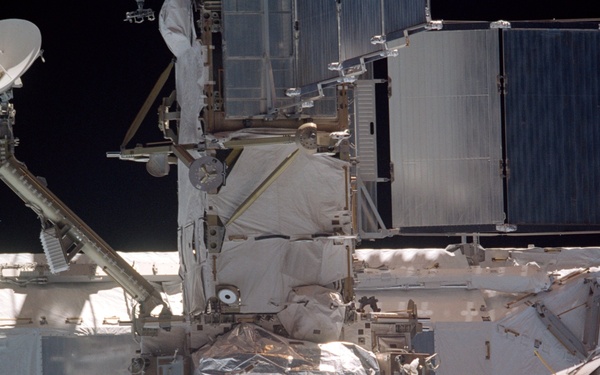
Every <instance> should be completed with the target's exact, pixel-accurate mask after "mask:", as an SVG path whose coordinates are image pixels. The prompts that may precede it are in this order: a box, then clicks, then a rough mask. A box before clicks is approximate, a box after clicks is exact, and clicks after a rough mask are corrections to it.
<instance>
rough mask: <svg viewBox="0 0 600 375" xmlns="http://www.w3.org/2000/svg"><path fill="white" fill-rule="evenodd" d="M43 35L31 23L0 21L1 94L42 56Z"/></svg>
mask: <svg viewBox="0 0 600 375" xmlns="http://www.w3.org/2000/svg"><path fill="white" fill-rule="evenodd" d="M41 46H42V34H41V33H40V29H38V28H37V26H36V25H34V24H33V23H31V22H29V21H25V20H18V19H7V20H1V21H0V93H3V92H5V91H8V90H10V89H11V88H12V87H13V86H15V85H16V84H17V83H19V82H20V80H19V77H21V76H22V75H23V74H24V73H25V72H26V71H27V69H29V67H30V66H31V64H33V62H34V61H35V59H37V58H38V56H39V55H40V48H41Z"/></svg>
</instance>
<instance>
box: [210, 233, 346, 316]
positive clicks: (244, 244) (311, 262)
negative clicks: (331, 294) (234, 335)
mask: <svg viewBox="0 0 600 375" xmlns="http://www.w3.org/2000/svg"><path fill="white" fill-rule="evenodd" d="M347 245H350V243H349V240H344V241H342V240H329V239H317V240H312V241H289V240H287V239H282V238H269V239H264V240H254V239H249V240H247V241H241V242H232V241H228V242H225V243H224V244H223V248H222V250H221V253H220V254H219V256H218V258H217V259H216V267H217V283H218V284H226V285H235V286H237V287H238V288H239V289H240V294H241V312H242V313H275V312H279V311H280V310H282V309H283V307H284V304H285V302H286V300H287V297H288V294H289V292H290V291H291V290H292V288H294V287H297V286H302V285H312V284H314V285H327V284H329V283H332V282H334V281H337V280H341V279H343V278H345V277H346V276H347V272H348V256H349V255H348V250H347V249H346V246H347Z"/></svg>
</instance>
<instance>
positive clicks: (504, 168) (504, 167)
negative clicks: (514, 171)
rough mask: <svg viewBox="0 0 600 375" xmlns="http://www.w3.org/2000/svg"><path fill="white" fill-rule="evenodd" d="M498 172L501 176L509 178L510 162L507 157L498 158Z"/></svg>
mask: <svg viewBox="0 0 600 375" xmlns="http://www.w3.org/2000/svg"><path fill="white" fill-rule="evenodd" d="M498 174H499V175H500V177H501V178H506V179H508V178H510V163H509V162H508V159H506V160H502V159H500V160H498Z"/></svg>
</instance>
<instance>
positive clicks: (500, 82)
mask: <svg viewBox="0 0 600 375" xmlns="http://www.w3.org/2000/svg"><path fill="white" fill-rule="evenodd" d="M506 84H507V77H506V76H503V75H502V74H498V75H497V76H496V86H497V87H498V92H499V93H500V94H506Z"/></svg>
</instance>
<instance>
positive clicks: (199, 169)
mask: <svg viewBox="0 0 600 375" xmlns="http://www.w3.org/2000/svg"><path fill="white" fill-rule="evenodd" d="M223 170H224V166H223V163H222V162H221V161H219V159H217V158H214V157H212V156H208V155H207V156H202V157H201V158H199V159H196V160H194V161H193V162H192V164H191V165H190V171H189V177H190V182H191V183H192V185H193V186H194V187H195V188H196V189H199V190H202V191H210V190H214V189H217V188H218V187H219V186H221V185H222V184H223V180H224V177H223Z"/></svg>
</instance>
